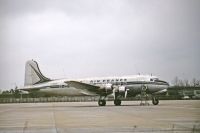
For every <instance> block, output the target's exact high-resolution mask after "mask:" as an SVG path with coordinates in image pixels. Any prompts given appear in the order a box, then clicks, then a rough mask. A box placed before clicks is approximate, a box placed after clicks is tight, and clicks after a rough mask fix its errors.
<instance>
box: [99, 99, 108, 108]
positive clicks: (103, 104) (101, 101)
mask: <svg viewBox="0 0 200 133" xmlns="http://www.w3.org/2000/svg"><path fill="white" fill-rule="evenodd" d="M98 104H99V106H105V105H106V100H105V99H103V100H102V99H99V101H98Z"/></svg>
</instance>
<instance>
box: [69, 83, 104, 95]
mask: <svg viewBox="0 0 200 133" xmlns="http://www.w3.org/2000/svg"><path fill="white" fill-rule="evenodd" d="M65 83H67V84H68V85H69V86H71V87H74V88H77V89H82V90H86V91H90V92H94V93H96V94H102V93H103V89H101V87H100V86H95V85H90V84H87V83H82V82H78V81H66V82H65Z"/></svg>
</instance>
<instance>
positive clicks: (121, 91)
mask: <svg viewBox="0 0 200 133" xmlns="http://www.w3.org/2000/svg"><path fill="white" fill-rule="evenodd" d="M118 90H119V93H124V92H125V91H126V87H125V86H119V88H118Z"/></svg>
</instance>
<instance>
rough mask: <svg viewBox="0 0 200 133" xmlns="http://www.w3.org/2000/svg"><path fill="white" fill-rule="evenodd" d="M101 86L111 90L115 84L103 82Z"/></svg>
mask: <svg viewBox="0 0 200 133" xmlns="http://www.w3.org/2000/svg"><path fill="white" fill-rule="evenodd" d="M100 88H101V89H105V90H109V91H110V90H112V89H113V85H112V84H103V85H102V86H101V87H100Z"/></svg>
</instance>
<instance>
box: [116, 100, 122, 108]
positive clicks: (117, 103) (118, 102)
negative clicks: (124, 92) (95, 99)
mask: <svg viewBox="0 0 200 133" xmlns="http://www.w3.org/2000/svg"><path fill="white" fill-rule="evenodd" d="M121 103H122V101H121V99H115V100H114V104H115V106H120V105H121Z"/></svg>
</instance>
